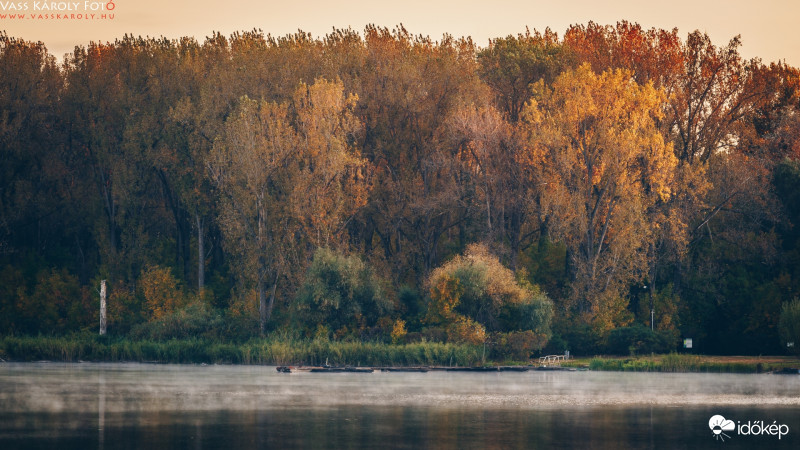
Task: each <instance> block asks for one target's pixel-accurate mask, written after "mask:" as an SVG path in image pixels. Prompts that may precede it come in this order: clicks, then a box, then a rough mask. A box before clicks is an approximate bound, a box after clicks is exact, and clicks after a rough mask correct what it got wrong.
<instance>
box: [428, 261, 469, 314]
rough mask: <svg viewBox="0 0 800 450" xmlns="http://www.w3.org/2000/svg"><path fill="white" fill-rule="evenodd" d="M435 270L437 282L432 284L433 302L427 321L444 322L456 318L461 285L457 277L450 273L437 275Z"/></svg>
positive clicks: (429, 307) (429, 308)
mask: <svg viewBox="0 0 800 450" xmlns="http://www.w3.org/2000/svg"><path fill="white" fill-rule="evenodd" d="M440 269H441V268H439V269H436V270H435V271H434V275H433V276H432V279H434V277H435V279H437V281H436V284H435V285H433V286H431V304H430V305H429V306H428V314H427V317H426V318H425V321H426V322H428V323H429V324H432V325H435V324H442V323H446V322H450V321H452V320H454V319H455V317H456V315H457V314H456V312H455V311H454V309H455V307H456V306H457V305H458V302H459V296H460V295H461V291H462V289H461V286H460V284H459V282H458V279H457V278H453V277H452V276H450V275H448V274H441V275H437V271H439V270H440Z"/></svg>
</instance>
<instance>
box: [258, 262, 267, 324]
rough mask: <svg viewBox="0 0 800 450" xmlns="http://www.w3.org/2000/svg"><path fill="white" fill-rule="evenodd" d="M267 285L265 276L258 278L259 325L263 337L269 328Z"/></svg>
mask: <svg viewBox="0 0 800 450" xmlns="http://www.w3.org/2000/svg"><path fill="white" fill-rule="evenodd" d="M265 285H266V283H265V282H264V276H263V275H259V276H258V315H259V320H258V325H259V329H260V331H261V336H264V331H265V329H266V326H267V296H266V290H265Z"/></svg>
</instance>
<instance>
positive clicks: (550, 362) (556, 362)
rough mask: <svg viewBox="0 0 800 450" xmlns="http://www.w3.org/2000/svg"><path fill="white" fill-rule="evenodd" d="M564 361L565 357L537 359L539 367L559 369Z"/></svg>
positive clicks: (556, 356) (548, 356) (549, 356)
mask: <svg viewBox="0 0 800 450" xmlns="http://www.w3.org/2000/svg"><path fill="white" fill-rule="evenodd" d="M566 360H567V358H566V356H565V355H547V356H542V357H540V358H539V365H540V366H542V367H561V363H562V362H563V361H566Z"/></svg>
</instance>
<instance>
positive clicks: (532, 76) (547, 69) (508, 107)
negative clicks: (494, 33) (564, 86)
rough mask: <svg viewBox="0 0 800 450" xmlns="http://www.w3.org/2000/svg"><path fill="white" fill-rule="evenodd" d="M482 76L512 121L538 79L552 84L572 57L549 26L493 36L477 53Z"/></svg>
mask: <svg viewBox="0 0 800 450" xmlns="http://www.w3.org/2000/svg"><path fill="white" fill-rule="evenodd" d="M477 57H478V62H479V63H480V74H481V79H483V80H484V82H485V83H486V84H488V85H489V87H491V88H492V92H493V93H494V95H495V98H496V104H497V105H498V106H497V108H498V109H499V110H500V111H502V113H503V115H504V117H506V118H507V119H508V120H509V121H510V122H512V123H515V122H517V121H518V120H519V117H520V113H521V112H522V109H523V107H524V106H525V102H527V101H528V99H530V97H531V95H532V94H533V89H534V88H535V84H536V83H537V82H538V81H543V82H545V83H551V82H552V81H553V80H554V79H555V78H556V77H557V76H558V74H560V73H561V72H562V71H564V70H565V69H567V68H569V67H570V65H571V61H572V59H571V57H570V55H569V54H568V52H566V51H565V49H564V46H563V45H562V43H561V42H559V39H558V35H557V34H556V33H554V32H552V31H551V30H550V29H549V28H548V29H546V30H545V31H544V33H541V32H539V31H537V30H534V31H533V33H531V32H530V30H526V31H525V34H519V35H517V36H507V37H505V38H497V39H492V40H491V41H490V42H489V46H488V47H487V48H485V49H482V50H480V51H479V52H478V53H477Z"/></svg>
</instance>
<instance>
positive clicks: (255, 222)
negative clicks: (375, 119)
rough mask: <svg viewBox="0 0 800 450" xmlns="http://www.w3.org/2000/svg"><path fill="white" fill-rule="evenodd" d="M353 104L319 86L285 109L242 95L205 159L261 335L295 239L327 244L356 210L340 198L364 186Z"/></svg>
mask: <svg viewBox="0 0 800 450" xmlns="http://www.w3.org/2000/svg"><path fill="white" fill-rule="evenodd" d="M354 101H355V99H354V98H353V97H351V96H345V95H344V94H343V87H342V84H341V83H340V82H328V81H325V80H317V82H316V83H314V84H313V85H310V86H307V85H304V84H301V85H300V86H299V87H298V88H297V91H296V93H295V96H294V99H293V102H291V103H289V102H284V103H280V104H279V103H275V102H267V101H256V100H251V99H249V98H247V97H243V98H242V99H241V100H240V102H239V105H238V106H237V108H236V109H235V110H234V112H233V113H232V114H231V116H230V117H229V118H228V119H227V120H226V123H225V127H224V131H223V134H222V135H221V136H219V138H218V139H217V141H216V143H215V145H214V149H213V150H212V152H211V154H210V156H209V160H208V167H209V170H210V173H211V176H212V179H213V180H214V183H215V185H216V186H217V188H218V190H219V193H220V201H221V204H222V206H221V208H222V210H221V214H220V217H219V219H218V220H219V221H220V223H221V226H222V229H223V232H224V234H225V237H226V241H227V246H228V251H229V252H230V253H231V254H232V255H234V256H235V257H236V259H237V261H238V264H239V273H240V277H241V278H242V279H244V280H246V281H248V282H251V283H253V284H255V287H256V290H257V292H258V303H259V315H260V327H261V332H262V333H263V332H264V330H265V325H266V322H267V321H268V320H269V317H270V315H271V312H272V307H273V305H274V300H275V291H276V289H277V285H278V281H279V280H280V277H281V276H282V275H285V271H286V270H287V269H288V267H287V263H288V261H289V260H288V257H289V254H290V253H291V252H292V251H293V250H292V248H293V247H294V248H295V249H297V248H298V246H302V245H303V240H299V241H298V237H300V238H302V239H304V240H308V241H310V242H319V240H320V239H321V237H322V236H323V235H324V236H325V237H326V238H330V237H332V236H333V235H334V234H335V232H336V231H337V230H339V229H340V227H341V222H342V221H343V220H344V219H345V218H346V217H347V216H348V215H349V214H352V213H353V212H354V209H355V208H357V207H358V206H360V204H359V203H358V198H359V196H357V195H345V194H355V192H354V190H358V189H359V187H361V188H363V183H362V182H360V181H359V179H358V169H359V168H360V167H361V166H362V165H363V162H362V160H361V159H360V158H359V157H358V153H357V151H356V150H355V148H354V147H353V145H352V141H351V138H350V136H351V135H352V134H353V133H355V132H356V131H357V129H358V121H356V120H355V119H354V118H353V117H352V112H351V110H352V108H353V106H354ZM309 193H312V195H317V197H316V198H311V199H308V195H309ZM361 198H363V196H362V197H361ZM294 201H298V202H300V201H304V202H305V203H304V205H305V206H306V207H305V208H301V207H297V206H295V205H294V204H293V202H294ZM315 215H321V216H316V217H314V216H315ZM301 250H302V247H300V251H301ZM267 285H269V286H270V290H271V292H270V296H269V303H267V299H266V289H267Z"/></svg>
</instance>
